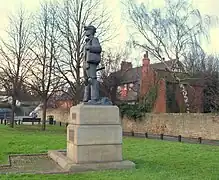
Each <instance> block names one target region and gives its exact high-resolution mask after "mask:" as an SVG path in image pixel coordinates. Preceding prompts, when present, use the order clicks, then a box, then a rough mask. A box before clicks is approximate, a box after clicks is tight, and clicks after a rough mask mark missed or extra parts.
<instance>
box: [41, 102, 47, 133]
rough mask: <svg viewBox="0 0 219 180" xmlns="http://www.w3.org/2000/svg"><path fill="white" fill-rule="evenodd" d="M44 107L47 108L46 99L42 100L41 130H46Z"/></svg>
mask: <svg viewBox="0 0 219 180" xmlns="http://www.w3.org/2000/svg"><path fill="white" fill-rule="evenodd" d="M46 109H47V100H44V101H43V116H42V131H45V130H46Z"/></svg>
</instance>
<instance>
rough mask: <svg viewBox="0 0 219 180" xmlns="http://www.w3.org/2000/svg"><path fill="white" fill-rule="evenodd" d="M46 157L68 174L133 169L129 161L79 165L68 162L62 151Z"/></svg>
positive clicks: (50, 152) (51, 153) (51, 152)
mask: <svg viewBox="0 0 219 180" xmlns="http://www.w3.org/2000/svg"><path fill="white" fill-rule="evenodd" d="M48 155H49V157H50V158H51V159H53V160H54V161H55V162H56V163H57V164H58V165H59V166H60V167H62V168H63V169H64V170H65V171H69V172H85V171H101V170H122V169H132V168H135V164H134V163H133V162H131V161H117V162H99V163H79V164H76V163H74V162H73V161H72V160H70V159H69V158H68V157H67V156H66V153H65V152H64V151H49V152H48Z"/></svg>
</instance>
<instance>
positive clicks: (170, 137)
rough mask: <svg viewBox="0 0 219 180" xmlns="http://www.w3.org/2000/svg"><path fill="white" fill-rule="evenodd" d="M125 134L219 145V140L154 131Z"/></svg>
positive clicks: (125, 133)
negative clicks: (155, 132)
mask: <svg viewBox="0 0 219 180" xmlns="http://www.w3.org/2000/svg"><path fill="white" fill-rule="evenodd" d="M123 136H127V137H135V138H146V139H156V140H166V141H175V142H176V141H178V142H185V143H192V144H207V145H215V146H219V140H209V139H203V138H202V137H197V138H189V137H182V136H181V135H178V136H170V135H165V134H152V133H148V132H146V133H138V132H134V131H132V132H123Z"/></svg>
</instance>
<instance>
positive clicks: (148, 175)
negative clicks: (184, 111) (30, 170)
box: [0, 125, 219, 180]
mask: <svg viewBox="0 0 219 180" xmlns="http://www.w3.org/2000/svg"><path fill="white" fill-rule="evenodd" d="M38 129H40V128H39V127H37V126H16V128H15V129H11V128H10V127H7V126H4V125H0V137H1V140H0V164H1V163H6V162H7V155H8V154H19V153H42V152H47V150H51V149H65V147H66V142H65V141H66V135H65V129H64V127H58V126H53V127H49V128H48V130H47V131H46V132H41V131H39V130H38ZM123 142H124V143H123V152H124V153H123V155H124V159H129V160H131V161H134V162H135V163H136V165H137V166H136V169H134V170H130V171H127V170H125V171H103V172H89V173H82V174H71V175H67V174H60V175H0V180H13V179H16V180H17V179H19V180H20V179H21V180H23V179H24V180H25V179H28V180H35V179H36V180H38V179H41V180H45V179H46V180H47V179H48V180H50V179H54V180H68V179H69V180H81V179H86V180H100V179H101V180H141V179H142V180H157V179H159V180H179V179H181V180H187V179H191V180H196V179H197V180H205V179H206V180H207V179H208V180H210V179H215V180H216V179H219V147H215V146H208V145H195V144H184V143H178V142H167V141H158V140H148V139H135V138H124V141H123Z"/></svg>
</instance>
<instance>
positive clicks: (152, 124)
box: [122, 113, 219, 140]
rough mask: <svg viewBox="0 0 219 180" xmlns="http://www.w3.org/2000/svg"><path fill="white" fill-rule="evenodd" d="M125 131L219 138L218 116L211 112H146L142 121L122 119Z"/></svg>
mask: <svg viewBox="0 0 219 180" xmlns="http://www.w3.org/2000/svg"><path fill="white" fill-rule="evenodd" d="M122 125H123V130H124V131H125V132H131V131H132V130H133V131H134V132H148V133H153V134H162V133H163V134H166V135H173V136H178V135H181V136H183V137H195V138H197V137H202V138H204V139H217V140H219V116H216V115H213V114H198V113H191V114H186V113H183V114H177V113H176V114H167V113H164V114H146V116H145V118H144V119H143V120H142V121H137V122H135V121H132V120H128V119H127V118H124V119H123V120H122Z"/></svg>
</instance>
